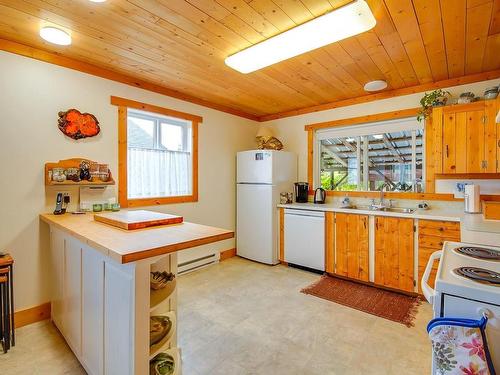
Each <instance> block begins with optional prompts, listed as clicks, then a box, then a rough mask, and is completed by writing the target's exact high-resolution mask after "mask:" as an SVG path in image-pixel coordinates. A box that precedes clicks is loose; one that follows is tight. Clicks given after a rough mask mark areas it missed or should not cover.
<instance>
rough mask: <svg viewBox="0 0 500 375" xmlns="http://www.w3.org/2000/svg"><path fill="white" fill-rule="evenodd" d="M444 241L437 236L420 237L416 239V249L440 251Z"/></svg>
mask: <svg viewBox="0 0 500 375" xmlns="http://www.w3.org/2000/svg"><path fill="white" fill-rule="evenodd" d="M444 241H446V239H444V238H443V237H437V236H422V235H419V237H418V248H419V249H421V248H428V249H434V250H441V249H442V248H443V244H444Z"/></svg>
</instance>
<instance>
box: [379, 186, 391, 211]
mask: <svg viewBox="0 0 500 375" xmlns="http://www.w3.org/2000/svg"><path fill="white" fill-rule="evenodd" d="M390 187H391V185H390V184H389V183H388V182H387V181H386V182H384V183H383V184H382V186H381V187H380V206H381V207H385V204H384V189H385V188H390Z"/></svg>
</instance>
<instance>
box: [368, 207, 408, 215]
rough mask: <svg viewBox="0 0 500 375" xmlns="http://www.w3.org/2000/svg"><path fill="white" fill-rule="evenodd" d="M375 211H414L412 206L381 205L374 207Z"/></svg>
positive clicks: (405, 212)
mask: <svg viewBox="0 0 500 375" xmlns="http://www.w3.org/2000/svg"><path fill="white" fill-rule="evenodd" d="M375 211H386V212H397V213H401V214H412V213H414V212H415V210H414V209H413V208H407V207H381V208H376V209H375Z"/></svg>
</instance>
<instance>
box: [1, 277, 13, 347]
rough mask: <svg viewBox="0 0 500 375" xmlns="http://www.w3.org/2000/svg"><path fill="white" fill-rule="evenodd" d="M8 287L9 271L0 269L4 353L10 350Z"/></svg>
mask: <svg viewBox="0 0 500 375" xmlns="http://www.w3.org/2000/svg"><path fill="white" fill-rule="evenodd" d="M9 285H10V284H9V269H8V268H0V340H1V341H2V346H3V352H4V353H7V350H9V349H10V343H11V337H10V336H11V327H10V323H11V318H10V304H9V302H10V295H9V289H10V288H9Z"/></svg>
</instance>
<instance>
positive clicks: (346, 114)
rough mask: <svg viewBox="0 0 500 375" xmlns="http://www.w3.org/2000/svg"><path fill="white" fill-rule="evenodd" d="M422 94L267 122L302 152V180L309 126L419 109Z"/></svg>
mask: <svg viewBox="0 0 500 375" xmlns="http://www.w3.org/2000/svg"><path fill="white" fill-rule="evenodd" d="M498 84H500V79H495V80H490V81H483V82H477V83H473V84H468V85H461V86H455V87H450V88H447V89H446V90H448V91H450V93H451V94H452V95H453V96H454V97H457V96H458V95H459V94H460V93H462V92H466V91H472V92H473V93H474V94H476V95H480V96H482V95H483V92H484V90H485V88H487V87H491V86H495V85H498ZM422 96H423V93H417V94H411V95H404V96H398V97H395V98H390V99H384V100H377V101H374V102H370V103H363V104H357V105H351V106H348V107H341V108H335V109H332V110H328V111H322V112H316V113H308V114H305V115H300V116H294V117H288V118H284V119H278V120H273V121H268V122H266V123H265V124H266V125H271V126H272V127H273V129H274V131H275V135H276V136H277V138H279V139H280V140H281V141H282V142H283V145H284V148H285V149H286V150H288V151H293V152H295V153H297V154H298V155H299V179H300V180H301V181H307V132H306V131H305V130H304V126H305V125H308V124H314V123H318V122H324V121H332V120H337V119H343V118H350V117H358V116H364V115H371V114H376V113H382V112H390V111H396V110H399V109H407V108H415V107H419V106H420V104H419V101H420V98H421V97H422Z"/></svg>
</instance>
